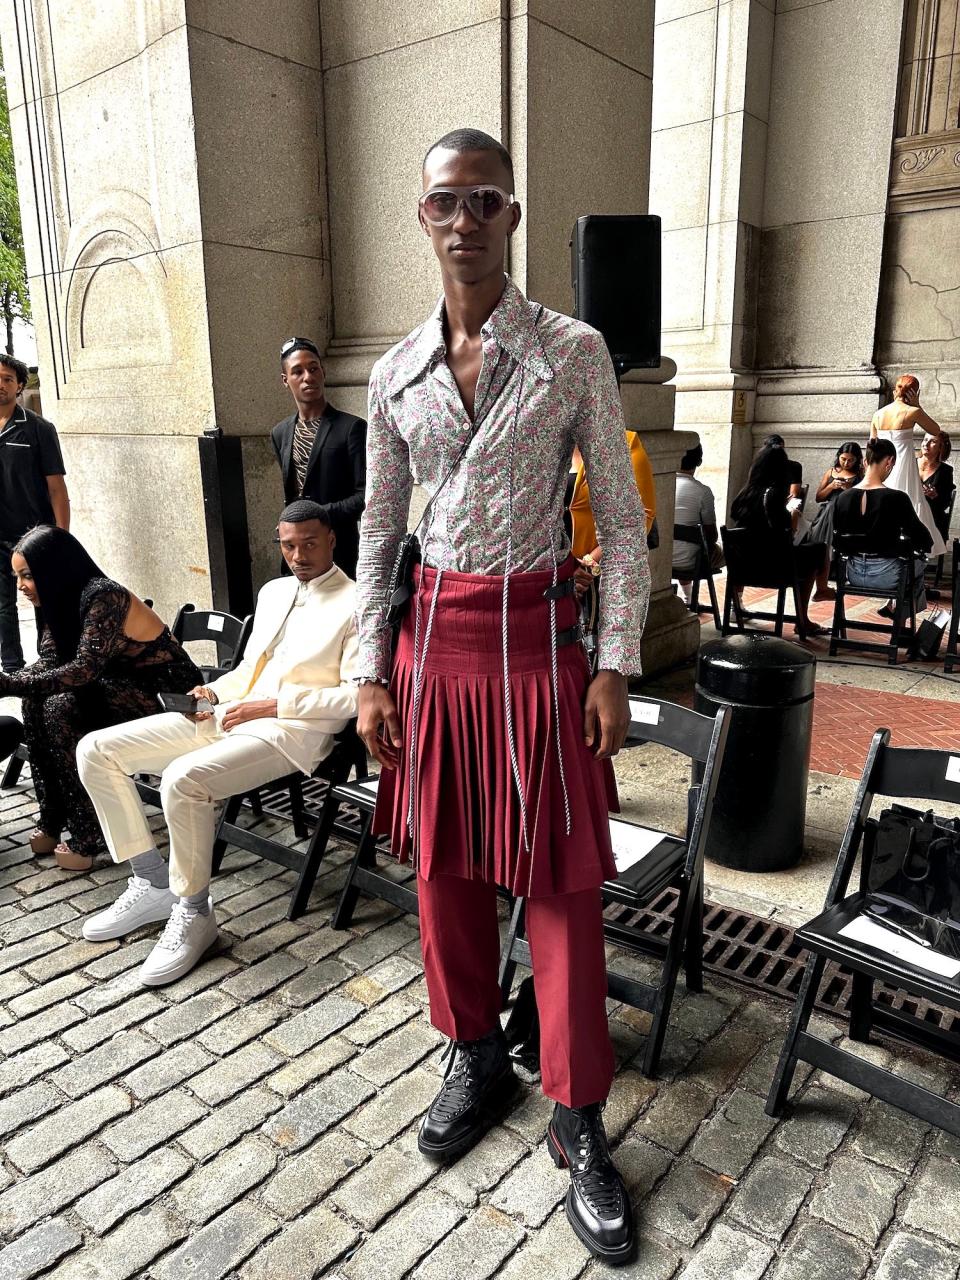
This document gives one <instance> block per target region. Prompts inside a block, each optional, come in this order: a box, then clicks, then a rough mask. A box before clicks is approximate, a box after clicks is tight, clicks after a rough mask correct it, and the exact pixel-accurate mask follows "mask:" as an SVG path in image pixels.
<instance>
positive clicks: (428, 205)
mask: <svg viewBox="0 0 960 1280" xmlns="http://www.w3.org/2000/svg"><path fill="white" fill-rule="evenodd" d="M422 204H423V214H424V217H425V218H426V219H427V221H428V222H437V223H442V222H448V221H449V220H450V218H452V217H454V216H455V215H456V212H457V205H458V201H457V197H456V196H455V195H454V194H453V192H452V191H431V192H430V193H429V194H428V195H426V196H424V198H423V201H422Z"/></svg>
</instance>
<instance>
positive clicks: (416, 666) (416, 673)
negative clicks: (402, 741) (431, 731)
mask: <svg viewBox="0 0 960 1280" xmlns="http://www.w3.org/2000/svg"><path fill="white" fill-rule="evenodd" d="M442 578H443V570H442V569H438V570H437V576H436V578H435V579H434V582H433V596H432V597H431V599H430V612H429V613H428V614H427V629H426V632H425V633H424V637H423V653H422V654H420V591H421V590H422V588H423V571H422V570H421V573H420V584H419V586H418V588H417V601H416V613H415V615H414V631H413V707H412V710H411V715H410V762H409V770H410V785H409V794H408V798H407V832H408V834H409V836H410V839H411V840H413V842H414V849H413V853H414V866H418V865H419V860H420V845H419V841H417V840H416V839H415V837H414V795H415V794H416V791H417V788H418V785H419V784H418V778H417V730H418V728H419V724H420V698H421V694H422V691H423V675H424V671H425V670H426V666H427V654H428V653H429V651H430V636H431V635H432V634H433V619H434V615H435V614H436V611H437V600H438V599H439V598H440V582H441V579H442ZM418 654H419V660H418Z"/></svg>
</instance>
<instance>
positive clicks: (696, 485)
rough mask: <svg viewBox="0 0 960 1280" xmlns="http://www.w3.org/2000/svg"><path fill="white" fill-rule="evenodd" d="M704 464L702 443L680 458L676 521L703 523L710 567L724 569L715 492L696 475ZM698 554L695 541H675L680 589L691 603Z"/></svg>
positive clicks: (675, 561)
mask: <svg viewBox="0 0 960 1280" xmlns="http://www.w3.org/2000/svg"><path fill="white" fill-rule="evenodd" d="M702 464H703V445H702V444H698V445H696V446H695V447H694V448H693V449H688V450H687V452H686V453H685V454H684V455H683V457H682V458H681V459H680V470H679V471H678V472H677V490H676V504H675V508H674V515H673V522H674V524H685V525H690V526H691V527H692V526H695V525H697V524H702V525H703V531H704V534H705V535H706V539H707V546H708V547H709V548H710V568H711V569H720V568H722V567H723V552H722V551H721V550H720V543H719V534H718V533H717V513H716V509H715V507H714V502H713V491H712V489H709V488H708V487H707V486H706V485H705V484H704V483H703V482H702V481H701V480H697V479H696V478H695V477H694V474H693V473H694V472H695V471H696V469H697V467H699V466H702ZM698 556H699V551H698V549H697V547H695V546H694V544H693V543H692V542H674V544H673V577H675V578H676V579H677V581H678V582H679V583H680V589H681V591H682V592H683V597H684V599H685V600H686V601H687V604H689V603H690V583H691V582H692V581H693V570H694V569H695V568H696V564H697V559H698Z"/></svg>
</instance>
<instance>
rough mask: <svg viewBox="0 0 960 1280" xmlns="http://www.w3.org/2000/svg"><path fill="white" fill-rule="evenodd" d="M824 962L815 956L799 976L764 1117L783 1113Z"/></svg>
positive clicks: (821, 958) (820, 957)
mask: <svg viewBox="0 0 960 1280" xmlns="http://www.w3.org/2000/svg"><path fill="white" fill-rule="evenodd" d="M824 963H825V961H824V958H823V956H817V957H816V958H815V959H814V960H813V963H812V964H810V965H809V966H808V968H807V971H806V973H805V974H804V975H803V981H802V982H801V983H800V990H799V992H798V993H797V1003H796V1004H795V1005H794V1009H793V1017H792V1018H791V1019H790V1026H789V1029H788V1030H787V1035H786V1038H785V1040H784V1042H783V1048H782V1049H781V1050H780V1058H779V1060H778V1062H777V1069H776V1071H775V1072H774V1074H773V1081H772V1083H771V1085H770V1092H769V1093H768V1094H767V1105H766V1107H765V1108H764V1110H765V1111H766V1113H767V1115H768V1116H780V1115H782V1114H783V1108H784V1106H785V1105H786V1101H787V1097H788V1095H789V1093H790V1086H791V1085H792V1084H793V1077H794V1073H795V1072H796V1069H797V1052H796V1049H797V1039H798V1037H799V1036H800V1035H801V1033H802V1032H804V1031H806V1029H807V1023H808V1022H809V1021H810V1015H811V1013H812V1012H813V1005H814V1001H815V1000H816V998H817V992H818V991H819V989H820V979H821V978H822V977H823V966H824Z"/></svg>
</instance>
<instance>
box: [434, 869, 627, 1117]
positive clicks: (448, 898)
mask: <svg viewBox="0 0 960 1280" xmlns="http://www.w3.org/2000/svg"><path fill="white" fill-rule="evenodd" d="M417 890H418V894H419V901H420V945H421V948H422V951H423V968H424V973H425V975H426V980H427V990H428V991H429V993H430V1020H431V1022H432V1023H433V1025H434V1026H435V1027H436V1028H437V1030H438V1031H441V1032H443V1034H444V1035H446V1036H449V1037H450V1039H451V1040H479V1039H480V1037H481V1036H485V1035H488V1034H489V1032H491V1031H492V1030H493V1029H494V1028H495V1027H496V1026H497V1025H498V1023H499V1018H500V1008H501V1001H500V988H499V985H498V983H497V969H498V964H499V958H500V932H499V927H498V923H497V890H496V886H495V885H493V884H489V883H488V882H487V881H485V880H481V879H474V880H468V879H464V878H462V877H459V876H446V875H439V876H434V877H433V879H431V880H424V879H423V877H422V876H419V877H418V878H417ZM526 920H527V938H528V941H529V943H530V951H531V955H532V959H533V981H534V988H535V990H536V995H537V1008H538V1009H539V1012H540V1070H541V1077H542V1081H543V1092H544V1093H545V1094H546V1095H547V1097H549V1098H553V1099H554V1101H556V1102H562V1103H563V1104H564V1106H567V1107H584V1106H587V1105H588V1104H589V1103H591V1102H602V1101H603V1099H604V1098H606V1096H607V1094H608V1093H609V1091H610V1084H611V1082H612V1080H613V1068H614V1060H613V1046H612V1045H611V1043H610V1031H609V1027H608V1025H607V1010H606V1003H605V1001H606V996H607V968H606V959H605V956H604V947H603V914H602V907H601V901H600V890H599V889H584V890H582V891H581V892H579V893H563V894H555V895H553V896H551V897H544V898H528V899H527V906H526Z"/></svg>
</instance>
